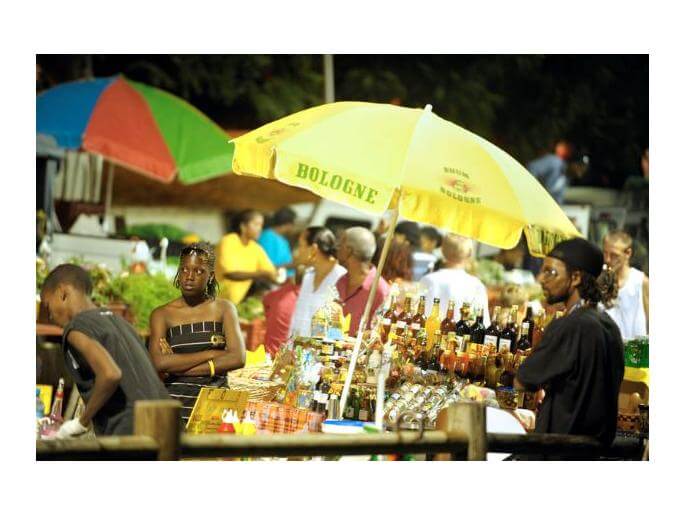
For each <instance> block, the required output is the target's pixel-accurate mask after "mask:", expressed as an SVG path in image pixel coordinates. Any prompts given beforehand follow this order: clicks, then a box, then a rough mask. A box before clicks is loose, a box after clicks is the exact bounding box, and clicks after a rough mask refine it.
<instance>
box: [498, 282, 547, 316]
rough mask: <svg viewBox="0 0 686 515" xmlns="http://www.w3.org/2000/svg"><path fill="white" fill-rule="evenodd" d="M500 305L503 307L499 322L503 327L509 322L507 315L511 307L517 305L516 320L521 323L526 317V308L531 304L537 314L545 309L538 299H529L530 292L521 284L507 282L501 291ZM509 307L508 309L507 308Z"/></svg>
mask: <svg viewBox="0 0 686 515" xmlns="http://www.w3.org/2000/svg"><path fill="white" fill-rule="evenodd" d="M500 306H501V307H502V308H503V309H502V310H501V311H500V318H499V320H498V323H499V324H500V326H501V327H504V326H505V323H506V322H507V315H508V314H509V308H511V307H512V306H517V307H518V311H517V320H515V322H516V323H517V324H518V325H521V323H522V320H524V318H525V317H526V308H527V307H528V306H531V309H532V311H533V312H534V313H535V314H536V313H539V312H541V311H542V310H543V306H541V303H540V302H539V301H538V300H532V301H530V300H529V292H528V291H527V290H526V288H524V287H523V286H521V285H519V284H512V283H509V284H506V285H505V286H503V289H502V290H501V292H500ZM505 308H507V309H505Z"/></svg>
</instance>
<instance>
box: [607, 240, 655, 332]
mask: <svg viewBox="0 0 686 515" xmlns="http://www.w3.org/2000/svg"><path fill="white" fill-rule="evenodd" d="M632 243H633V241H632V239H631V236H629V235H628V234H627V233H625V232H624V231H611V232H609V233H607V235H605V239H604V240H603V256H604V259H605V264H606V265H607V266H608V267H610V269H611V270H612V271H614V273H615V275H616V277H617V286H618V294H617V298H616V300H615V301H614V305H613V306H612V307H609V308H608V307H606V309H605V311H606V313H607V314H608V315H609V316H610V317H611V318H612V319H613V320H614V321H615V323H616V324H617V326H619V330H620V331H621V333H622V338H624V339H625V340H626V339H632V338H636V337H638V336H646V335H647V334H648V303H649V283H648V276H647V275H646V274H644V273H643V272H641V271H640V270H637V269H636V268H633V267H631V266H630V265H629V261H630V260H631V254H632Z"/></svg>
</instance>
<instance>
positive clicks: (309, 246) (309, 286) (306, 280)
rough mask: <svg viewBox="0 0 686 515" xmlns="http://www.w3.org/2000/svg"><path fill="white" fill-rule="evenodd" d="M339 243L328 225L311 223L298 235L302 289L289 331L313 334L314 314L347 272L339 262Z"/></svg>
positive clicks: (300, 334)
mask: <svg viewBox="0 0 686 515" xmlns="http://www.w3.org/2000/svg"><path fill="white" fill-rule="evenodd" d="M337 247H338V245H337V242H336V237H335V236H334V234H333V233H332V232H331V231H330V230H329V229H327V228H326V227H308V228H307V229H305V230H304V231H303V232H302V233H301V234H300V237H299V238H298V247H297V248H296V251H295V262H296V264H297V265H298V266H299V267H302V268H303V270H304V275H303V280H302V285H301V288H300V293H299V294H298V298H297V302H296V304H295V310H294V312H293V316H292V319H291V320H290V321H289V322H290V334H291V335H294V336H310V333H311V328H312V317H313V316H314V314H315V312H316V311H317V310H318V309H319V308H321V307H322V306H324V305H325V304H326V302H327V300H329V298H330V297H331V296H332V295H335V294H337V293H338V292H337V290H336V283H337V282H338V280H339V279H340V278H341V277H343V276H344V275H345V274H346V269H345V268H343V267H342V266H341V265H339V264H338V259H337V257H336V255H337V252H338V248H337Z"/></svg>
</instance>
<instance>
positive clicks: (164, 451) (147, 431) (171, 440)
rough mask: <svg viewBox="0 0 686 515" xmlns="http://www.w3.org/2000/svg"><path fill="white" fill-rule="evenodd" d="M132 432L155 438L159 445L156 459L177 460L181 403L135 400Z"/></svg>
mask: <svg viewBox="0 0 686 515" xmlns="http://www.w3.org/2000/svg"><path fill="white" fill-rule="evenodd" d="M133 434H134V435H136V436H151V437H152V438H154V439H155V441H156V442H157V444H158V445H159V453H158V455H157V459H158V460H165V461H168V460H178V459H179V451H180V444H179V441H180V436H181V403H180V402H179V401H173V400H157V401H136V404H135V406H134V416H133Z"/></svg>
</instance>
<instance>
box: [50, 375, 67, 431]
mask: <svg viewBox="0 0 686 515" xmlns="http://www.w3.org/2000/svg"><path fill="white" fill-rule="evenodd" d="M63 401H64V379H62V378H61V377H60V380H59V383H58V384H57V393H56V394H55V400H54V401H53V402H52V409H51V410H50V423H51V424H53V425H56V426H59V425H61V424H62V404H63Z"/></svg>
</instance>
